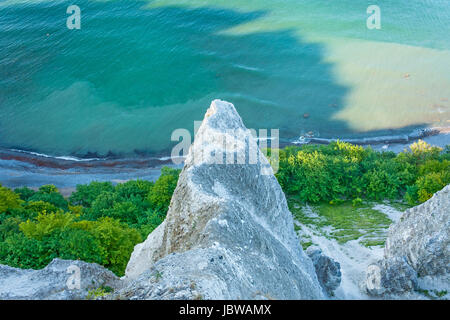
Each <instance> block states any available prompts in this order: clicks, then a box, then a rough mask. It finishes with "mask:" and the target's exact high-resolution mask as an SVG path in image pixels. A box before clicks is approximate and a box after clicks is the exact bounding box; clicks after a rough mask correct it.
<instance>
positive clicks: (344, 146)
mask: <svg viewBox="0 0 450 320" xmlns="http://www.w3.org/2000/svg"><path fill="white" fill-rule="evenodd" d="M409 148H410V149H409V150H405V151H404V152H401V153H399V154H395V153H393V152H378V151H374V150H373V149H371V148H363V147H361V146H355V145H352V144H349V143H344V142H339V141H337V142H333V143H331V144H329V145H323V146H317V145H305V146H302V147H287V148H285V149H283V150H280V163H279V170H278V173H277V175H276V176H277V178H278V181H279V182H280V185H281V187H282V188H283V190H284V192H285V193H286V194H287V195H293V196H296V197H298V199H300V200H301V201H303V202H307V203H323V202H327V203H331V204H333V203H341V202H343V201H352V202H353V203H354V204H355V205H356V204H358V203H361V202H362V201H363V200H375V201H380V200H384V199H391V200H394V199H404V200H405V201H406V202H407V203H408V204H410V205H415V204H418V203H421V202H424V201H426V200H428V199H429V198H431V196H432V195H433V194H434V193H435V192H437V191H439V190H441V189H442V188H443V187H444V186H446V185H447V184H449V183H450V148H449V147H448V146H447V148H446V149H445V150H442V149H441V148H438V147H432V146H430V145H429V144H427V143H425V142H423V141H420V140H419V142H417V143H414V144H412V145H411V146H410V147H409Z"/></svg>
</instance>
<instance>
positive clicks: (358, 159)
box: [0, 141, 450, 295]
mask: <svg viewBox="0 0 450 320" xmlns="http://www.w3.org/2000/svg"><path fill="white" fill-rule="evenodd" d="M178 175H179V170H174V169H170V168H163V170H162V174H161V177H160V178H159V179H158V180H157V181H156V182H155V183H153V182H148V181H142V180H134V181H128V182H126V183H123V184H117V185H113V184H112V183H110V182H92V183H90V184H88V185H79V186H77V188H76V191H75V192H74V193H72V195H71V196H70V197H69V198H68V199H65V198H64V197H63V196H62V195H61V194H60V193H59V192H58V190H57V188H56V187H54V186H52V185H46V186H42V187H41V188H39V190H37V191H34V190H31V189H29V188H19V189H15V190H14V191H13V190H10V189H8V188H5V187H2V186H0V264H7V265H10V266H13V267H20V268H33V269H39V268H43V267H45V266H46V265H47V264H48V263H49V262H50V261H51V260H52V259H53V258H56V257H59V258H62V259H80V260H84V261H86V262H96V263H98V264H101V265H103V266H105V267H107V268H109V269H110V270H112V271H113V272H115V273H116V274H118V275H123V273H124V270H125V267H126V264H127V262H128V260H129V257H130V255H131V252H132V250H133V248H134V246H135V245H136V244H137V243H139V242H142V241H143V240H144V239H145V238H146V237H147V235H148V234H149V233H150V232H151V231H153V230H154V229H155V228H156V227H157V226H158V225H159V224H160V223H161V222H162V221H163V220H164V218H165V216H166V213H167V209H168V206H169V203H170V199H171V197H172V194H173V191H174V189H175V187H176V184H177V181H178ZM277 178H278V181H279V182H280V185H281V186H282V188H283V190H284V192H285V193H286V195H287V198H288V203H289V207H290V210H291V212H292V213H293V215H294V217H295V218H296V220H297V221H298V222H300V223H302V224H303V225H308V226H311V227H313V228H315V230H317V231H318V232H319V233H320V234H322V235H325V236H327V237H329V238H333V239H336V240H337V241H339V242H340V243H343V242H346V241H349V240H354V239H359V240H360V242H361V243H362V244H364V245H367V246H372V245H382V244H383V243H384V238H383V237H384V233H383V232H384V231H385V229H386V228H387V227H388V226H389V224H390V220H389V219H388V218H387V216H386V215H385V214H383V213H381V212H379V211H377V210H374V209H373V208H372V204H373V203H378V202H380V201H384V200H386V199H387V200H390V205H391V206H394V207H397V209H399V210H404V209H405V208H406V207H408V206H413V205H416V204H418V203H420V202H424V201H426V200H428V199H429V198H430V197H431V196H432V194H433V193H435V192H436V191H438V190H440V189H442V188H443V187H444V186H445V185H447V184H449V183H450V148H449V147H448V146H447V148H446V149H444V150H442V149H441V148H437V147H432V146H430V145H428V144H426V143H424V142H423V141H419V142H418V143H414V144H412V145H411V146H410V149H409V150H405V151H404V152H402V153H399V154H395V153H393V152H377V151H374V150H372V149H371V148H363V147H360V146H355V145H351V144H349V143H343V142H339V141H338V142H334V143H331V144H330V145H326V146H317V145H305V146H301V147H287V148H285V149H283V150H280V163H279V171H278V173H277ZM307 204H308V205H309V206H310V208H311V209H312V211H313V214H311V213H307V212H305V206H306V205H307ZM299 229H300V227H299V226H297V230H299ZM308 237H309V236H308V235H302V240H303V243H302V244H303V245H304V247H307V246H308V245H310V244H311V241H310V240H311V239H310V238H308ZM102 293H103V292H94V293H93V294H94V295H95V294H102Z"/></svg>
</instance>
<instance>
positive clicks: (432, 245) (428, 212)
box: [367, 185, 450, 295]
mask: <svg viewBox="0 0 450 320" xmlns="http://www.w3.org/2000/svg"><path fill="white" fill-rule="evenodd" d="M369 269H370V270H371V271H370V272H368V275H367V282H368V283H367V288H368V292H369V293H370V294H373V295H380V294H384V293H397V294H398V293H401V292H407V291H411V290H413V289H417V283H418V278H420V277H424V276H431V277H435V276H436V277H440V278H441V279H447V281H448V282H447V286H448V287H449V288H450V281H449V279H450V185H448V186H446V187H445V188H444V189H443V190H441V191H439V192H437V193H436V194H435V195H434V196H433V197H432V198H431V199H430V200H428V201H427V202H425V203H423V204H421V205H419V206H416V207H414V208H411V209H409V210H406V211H405V213H404V214H403V215H402V217H401V218H400V221H399V222H397V223H395V224H393V225H392V226H391V227H390V228H389V232H388V237H387V241H386V247H385V249H384V258H383V260H382V261H380V262H378V263H376V264H374V265H371V266H369Z"/></svg>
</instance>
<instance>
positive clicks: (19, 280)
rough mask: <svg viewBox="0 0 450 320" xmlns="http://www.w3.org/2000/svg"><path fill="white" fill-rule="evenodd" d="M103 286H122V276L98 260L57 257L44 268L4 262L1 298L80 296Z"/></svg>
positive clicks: (114, 287) (1, 271) (65, 298)
mask: <svg viewBox="0 0 450 320" xmlns="http://www.w3.org/2000/svg"><path fill="white" fill-rule="evenodd" d="M102 286H103V287H111V288H112V289H118V288H119V287H120V279H119V278H118V277H116V276H115V275H114V274H113V273H112V272H111V271H109V270H107V269H105V268H103V267H102V266H100V265H98V264H96V263H86V262H83V261H79V260H76V261H72V260H61V259H54V260H53V261H52V262H51V263H50V264H49V265H48V266H46V267H45V268H44V269H41V270H32V269H18V268H12V267H9V266H5V265H0V300H9V299H11V300H74V299H75V300H78V299H84V298H86V296H87V295H88V291H89V290H91V289H97V288H99V287H102Z"/></svg>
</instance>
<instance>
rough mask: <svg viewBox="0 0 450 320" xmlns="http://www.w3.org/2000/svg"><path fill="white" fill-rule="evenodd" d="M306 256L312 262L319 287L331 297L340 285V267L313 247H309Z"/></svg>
mask: <svg viewBox="0 0 450 320" xmlns="http://www.w3.org/2000/svg"><path fill="white" fill-rule="evenodd" d="M306 254H307V255H308V256H309V257H310V258H311V260H312V262H313V265H314V268H315V269H316V274H317V278H318V279H319V283H320V285H321V286H322V288H323V289H324V290H325V292H326V293H327V295H333V293H334V290H336V289H337V288H338V287H339V285H340V284H341V276H342V274H341V265H340V264H339V262H337V261H335V260H333V259H331V258H330V257H328V256H326V255H324V254H323V252H322V250H320V249H317V248H314V247H309V248H308V250H306Z"/></svg>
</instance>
